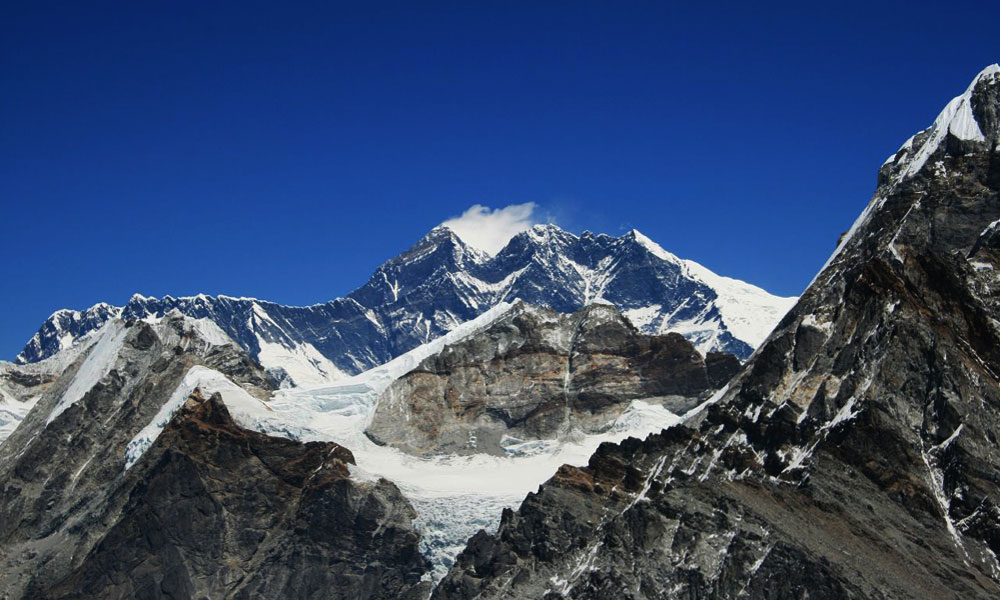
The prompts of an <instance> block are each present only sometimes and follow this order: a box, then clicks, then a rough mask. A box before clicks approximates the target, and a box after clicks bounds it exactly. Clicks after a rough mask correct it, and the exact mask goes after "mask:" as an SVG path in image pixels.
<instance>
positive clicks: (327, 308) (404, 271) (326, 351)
mask: <svg viewBox="0 0 1000 600" xmlns="http://www.w3.org/2000/svg"><path fill="white" fill-rule="evenodd" d="M515 299H520V300H523V301H525V302H528V303H531V304H534V305H538V306H543V307H547V308H550V309H552V310H555V311H557V312H563V313H569V312H573V311H575V310H577V309H579V308H581V307H583V306H586V305H588V304H593V303H607V304H612V305H614V306H616V307H618V308H619V309H621V310H622V311H623V313H624V314H625V315H626V317H628V318H629V320H630V321H632V323H633V324H635V326H636V327H638V328H639V330H640V331H641V332H643V333H647V334H661V333H667V332H670V331H673V332H677V333H680V334H681V335H683V336H684V337H686V338H687V339H688V340H690V341H691V342H692V343H693V344H694V345H695V347H696V348H697V349H698V350H699V351H700V352H701V353H702V354H705V353H707V352H710V351H720V352H729V353H732V354H735V355H736V356H737V357H739V358H740V359H744V360H745V359H746V358H748V357H749V356H750V354H751V353H752V352H753V350H754V348H756V347H757V345H759V344H760V342H761V341H763V338H764V336H765V335H767V332H768V331H770V329H771V328H772V327H773V326H774V325H775V324H776V323H777V322H778V320H779V319H780V318H781V316H782V315H783V314H784V313H785V312H786V311H787V310H788V308H790V307H791V305H792V304H793V303H794V301H795V298H781V297H778V296H774V295H772V294H769V293H767V292H766V291H764V290H762V289H760V288H758V287H756V286H753V285H750V284H748V283H744V282H741V281H737V280H735V279H730V278H727V277H722V276H719V275H716V274H715V273H713V272H711V271H709V270H708V269H706V268H705V267H703V266H701V265H699V264H697V263H695V262H693V261H689V260H683V259H680V258H677V257H676V256H674V255H673V254H670V253H669V252H667V251H665V250H663V249H662V248H661V247H660V246H659V245H657V244H656V243H655V242H653V241H652V240H650V239H649V238H647V237H645V236H644V235H642V234H641V233H639V232H638V231H635V230H632V231H630V232H628V233H627V234H625V235H623V236H620V237H617V238H615V237H611V236H608V235H603V234H601V235H594V234H591V233H589V232H588V233H584V234H583V235H580V236H577V235H574V234H572V233H569V232H566V231H563V230H562V229H560V228H558V227H556V226H555V225H537V226H534V227H532V228H531V229H529V230H527V231H524V232H522V233H519V234H517V235H515V236H514V237H513V238H512V239H511V240H510V242H509V243H508V244H507V246H506V247H505V248H504V249H503V250H501V251H500V252H499V253H497V254H496V256H489V255H487V254H486V253H484V252H482V251H480V250H477V249H476V248H473V247H472V246H470V245H468V244H466V243H465V242H463V241H462V239H461V238H459V237H458V236H457V235H455V234H454V233H453V232H452V231H451V230H450V229H448V228H446V227H437V228H435V229H433V230H432V231H431V232H430V233H428V234H427V235H426V236H425V237H424V238H422V239H421V240H420V241H418V242H417V243H416V244H415V245H413V247H411V248H410V249H408V250H407V251H405V252H403V253H402V254H401V255H399V256H397V257H396V258H393V259H391V260H389V261H387V262H385V263H384V264H382V265H381V266H379V267H378V269H376V270H375V273H374V274H373V275H372V276H371V278H370V279H369V280H368V282H367V283H365V284H364V285H363V286H361V287H360V288H358V289H357V290H355V291H353V292H351V293H350V294H348V295H347V297H346V298H341V299H337V300H333V301H331V302H326V303H324V304H316V305H312V306H304V307H298V306H284V305H280V304H276V303H273V302H267V301H263V300H256V299H253V298H233V297H230V296H214V297H213V296H206V295H199V296H191V297H182V298H174V297H171V296H165V297H163V298H149V297H145V296H142V295H138V294H137V295H135V296H133V297H132V298H131V299H130V300H129V301H128V302H127V303H126V304H125V305H124V306H112V305H109V304H104V303H102V304H97V305H95V306H93V307H91V308H89V309H86V310H82V311H77V310H60V311H57V312H55V313H54V314H53V315H52V316H51V317H49V318H48V319H47V320H46V321H45V322H44V323H43V324H42V326H41V327H40V328H39V330H38V332H37V333H36V334H35V335H34V336H33V337H32V338H31V340H29V341H28V343H27V345H26V346H25V348H24V350H23V351H22V352H21V353H20V354H19V355H18V356H17V362H18V363H22V364H24V363H31V362H37V361H39V360H42V359H45V358H47V357H49V356H52V355H54V354H56V353H58V352H59V351H60V350H62V349H64V348H67V347H69V346H72V345H73V344H74V343H76V342H77V341H78V340H79V339H80V338H81V337H83V336H85V335H87V334H88V333H90V332H92V331H94V330H96V329H98V328H100V327H101V326H102V325H104V323H106V322H107V321H108V320H109V319H112V318H116V317H117V318H122V319H126V320H140V319H152V318H159V317H163V316H164V315H166V314H167V313H169V312H170V311H172V310H178V311H180V312H181V313H182V314H185V315H188V316H190V317H194V318H205V319H209V320H211V321H213V322H214V323H215V324H216V325H218V326H219V327H220V328H221V329H222V330H223V331H224V332H225V333H226V334H227V335H228V336H229V337H230V338H232V339H233V340H234V341H235V342H236V343H237V344H238V345H239V346H240V347H241V348H243V349H244V350H246V351H247V352H248V353H249V354H250V355H251V356H252V357H253V358H254V359H256V360H258V361H259V362H260V363H261V364H262V365H263V366H264V367H265V368H266V369H268V370H269V371H270V372H271V373H272V374H274V375H275V376H276V377H277V378H278V379H279V380H282V381H284V382H285V385H316V384H321V383H324V382H329V381H332V380H336V379H340V378H343V377H345V376H350V375H355V374H357V373H360V372H362V371H365V370H367V369H370V368H372V367H374V366H376V365H379V364H382V363H384V362H386V361H388V360H390V359H392V358H393V357H396V356H399V355H401V354H403V353H405V352H407V351H409V350H412V349H413V348H416V347H417V346H419V345H421V344H424V343H426V342H428V341H430V340H432V339H434V338H436V337H438V336H440V335H442V334H444V333H447V332H448V331H451V330H453V329H454V328H455V327H456V326H457V325H459V324H460V323H463V322H465V321H468V320H470V319H473V318H475V317H476V316H478V315H480V314H482V313H483V312H484V311H486V310H487V309H489V308H490V307H492V306H496V305H497V304H499V303H501V302H510V301H513V300H515Z"/></svg>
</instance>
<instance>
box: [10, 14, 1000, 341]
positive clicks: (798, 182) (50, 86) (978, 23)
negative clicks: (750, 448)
mask: <svg viewBox="0 0 1000 600" xmlns="http://www.w3.org/2000/svg"><path fill="white" fill-rule="evenodd" d="M84 4H86V6H84ZM288 4H294V6H288ZM418 4H419V5H420V6H419V7H418ZM686 4H692V3H686ZM747 4H749V3H733V4H731V5H725V4H711V5H708V6H705V7H703V8H696V7H691V6H687V7H683V8H677V7H672V6H669V5H668V3H632V2H613V3H612V2H608V3H588V2H572V3H570V2H567V3H546V2H530V3H521V4H519V3H486V2H473V3H459V2H455V3H442V4H437V3H399V4H394V3H382V2H376V3H337V2H323V3H315V4H310V3H258V2H239V3H235V2H234V3H226V2H212V3H203V2H199V3H187V2H169V3H167V2H163V3H160V2H138V3H137V2H128V3H125V2H123V3H101V2H97V3H69V2H58V3H49V2H5V3H3V4H2V6H0V91H2V93H0V109H2V114H3V119H2V121H0V198H2V202H3V205H2V219H0V223H2V233H0V251H2V252H3V260H2V261H0V286H2V289H0V357H8V358H9V357H12V356H13V355H14V354H15V353H16V352H17V351H18V350H19V349H20V347H21V346H22V345H23V343H24V341H25V340H26V339H27V338H28V337H29V336H30V335H31V334H32V333H33V332H34V330H35V329H36V328H37V327H38V325H39V324H40V323H41V321H42V320H43V319H44V318H45V317H46V316H47V315H48V314H50V313H51V312H52V311H53V310H55V309H58V308H61V307H72V308H83V307H87V306H90V305H92V304H94V303H96V302H98V301H109V302H112V303H122V302H124V301H125V300H126V299H127V298H128V297H129V296H130V295H131V294H132V293H133V292H141V293H143V294H147V295H157V296H159V295H163V294H168V293H169V294H172V295H182V294H192V293H198V292H205V293H211V294H217V293H226V294H231V295H248V296H256V297H260V298H267V299H271V300H275V301H279V302H284V303H292V304H308V303H313V302H319V301H324V300H328V299H331V298H334V297H337V296H340V295H343V294H345V293H347V292H349V291H350V290H352V289H354V288H355V287H357V286H358V285H360V284H362V283H363V282H364V281H365V280H366V279H367V277H368V275H369V274H370V273H371V271H372V270H373V269H374V268H375V267H376V266H377V265H378V264H379V263H380V262H382V261H383V260H386V259H388V258H390V257H392V256H394V255H395V254H397V253H398V252H400V251H401V250H403V249H404V248H406V247H407V246H408V245H410V244H411V243H412V242H414V241H415V240H416V239H418V238H419V237H420V236H421V235H423V234H424V233H425V232H426V231H427V230H429V229H430V228H432V227H434V226H435V225H437V224H439V223H441V222H442V221H444V220H446V219H449V218H452V217H456V216H458V215H461V214H462V213H464V212H465V211H466V210H467V209H469V207H471V206H473V205H481V206H484V207H489V208H494V209H495V208H501V207H506V206H509V205H517V204H525V203H534V205H535V208H534V211H533V212H532V213H531V215H530V216H529V217H528V220H541V221H547V220H552V221H554V222H556V223H557V224H559V225H561V226H563V227H564V228H566V229H569V230H571V231H576V232H579V231H583V230H585V229H589V230H592V231H601V232H606V233H610V234H620V233H622V232H624V231H626V230H628V229H630V228H632V227H635V228H637V229H639V230H640V231H642V232H644V233H645V234H647V235H648V236H649V237H651V238H653V239H654V240H656V241H658V242H659V243H660V244H661V245H662V246H664V247H665V248H666V249H668V250H670V251H672V252H674V253H675V254H678V255H680V256H682V257H685V258H691V259H694V260H697V261H699V262H701V263H703V264H704V265H706V266H708V267H709V268H711V269H713V270H715V271H716V272H718V273H720V274H724V275H729V276H734V277H737V278H740V279H745V280H747V281H750V282H752V283H755V284H758V285H761V286H763V287H765V288H767V289H769V290H771V291H773V292H775V293H779V294H782V295H791V294H797V293H799V292H800V291H801V290H802V288H803V287H804V286H805V285H806V284H807V283H808V281H809V280H810V278H811V277H812V276H813V275H814V273H815V271H816V270H817V269H818V268H819V267H820V266H821V265H822V263H823V261H824V260H825V259H826V257H827V256H828V254H829V253H830V252H831V251H832V250H833V247H834V244H835V242H836V239H837V236H838V235H839V234H840V232H841V231H843V230H845V229H846V228H847V227H849V225H850V223H851V222H852V221H853V219H854V217H855V216H856V215H857V214H858V213H859V212H860V210H861V209H862V208H863V206H864V205H865V204H866V203H867V201H868V198H869V196H870V195H871V192H872V190H873V188H874V185H875V177H876V172H877V169H878V167H879V165H880V164H881V163H882V161H883V160H884V159H885V157H886V156H888V155H889V154H891V153H892V152H894V151H895V150H896V148H897V147H898V146H899V145H900V144H901V143H902V142H903V141H904V140H905V139H906V138H907V137H909V136H910V135H911V134H912V133H914V132H915V131H917V130H919V129H921V128H923V127H925V126H927V125H929V124H930V123H931V121H932V120H933V119H934V117H935V115H936V114H937V112H938V111H939V110H940V108H941V107H943V106H944V104H945V103H946V102H947V101H948V100H949V99H950V98H951V97H952V96H954V95H957V94H959V93H960V92H961V91H962V90H963V89H964V88H965V86H966V85H967V84H968V82H969V81H970V80H971V79H972V78H973V77H974V76H975V74H976V73H977V72H978V71H979V70H980V69H981V68H983V67H985V66H986V65H987V64H989V63H992V62H996V61H997V60H998V59H1000V41H998V39H997V36H996V33H995V24H996V22H997V20H998V17H1000V9H998V8H997V5H995V4H991V3H987V2H973V3H964V2H960V1H956V2H949V3H947V5H946V6H945V7H944V8H942V5H940V4H937V5H934V4H926V5H925V4H921V3H912V2H908V3H902V2H899V3H877V2H864V3H858V4H851V3H846V4H845V3H803V2H797V3H795V4H789V5H784V6H782V5H777V4H772V5H769V6H764V5H754V6H747ZM812 4H818V5H817V6H810V5H812ZM205 5H210V6H205Z"/></svg>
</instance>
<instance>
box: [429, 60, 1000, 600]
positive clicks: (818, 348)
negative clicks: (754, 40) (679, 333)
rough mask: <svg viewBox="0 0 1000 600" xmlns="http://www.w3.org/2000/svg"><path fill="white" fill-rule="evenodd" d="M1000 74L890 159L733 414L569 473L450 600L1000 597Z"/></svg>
mask: <svg viewBox="0 0 1000 600" xmlns="http://www.w3.org/2000/svg"><path fill="white" fill-rule="evenodd" d="M998 73H1000V68H997V67H996V66H993V67H991V68H989V69H987V70H985V71H983V72H982V73H981V74H980V75H979V76H978V77H977V78H976V80H975V81H974V82H973V85H972V86H971V87H970V89H969V90H968V91H967V92H966V93H965V94H964V95H963V96H960V97H959V98H957V99H956V100H955V101H953V102H952V103H950V104H949V105H948V107H947V108H946V109H945V111H944V112H943V113H942V115H941V116H940V117H939V118H938V120H937V121H936V122H935V123H934V125H933V126H932V127H931V128H929V129H928V130H925V131H923V132H921V133H920V134H918V135H916V136H915V137H914V138H913V139H911V140H910V141H908V142H907V143H906V145H904V147H903V148H902V149H901V151H900V152H899V153H897V154H896V155H894V156H893V157H892V158H890V160H889V161H887V162H886V164H885V165H884V166H883V168H882V170H881V172H880V175H879V186H878V188H877V190H876V193H875V197H874V199H873V200H872V202H871V204H870V205H869V207H868V209H866V211H865V212H864V214H863V215H862V216H861V217H860V218H859V219H858V221H857V223H856V224H855V226H854V227H853V228H852V229H851V231H850V232H849V234H848V235H847V236H845V238H844V240H843V242H842V243H841V245H840V247H839V248H838V251H837V252H836V253H835V255H834V256H833V257H832V259H831V260H830V262H829V263H828V265H827V266H826V267H825V268H824V269H823V270H822V272H821V273H820V274H819V276H818V277H817V278H816V280H815V281H814V282H813V283H812V285H810V287H809V289H808V290H807V291H806V293H805V294H804V295H803V296H802V298H801V300H800V301H799V303H798V305H797V306H796V307H795V308H794V309H793V310H792V311H791V312H790V313H789V314H788V315H787V316H786V317H785V318H784V319H783V321H782V322H781V323H780V324H779V326H778V327H777V329H776V330H775V331H774V332H773V333H772V334H771V336H770V337H769V339H768V341H767V342H766V343H765V344H764V345H763V346H762V347H761V349H760V350H759V351H758V352H757V354H756V355H755V356H754V357H753V358H752V359H751V360H750V361H749V363H748V364H747V365H746V367H745V368H744V369H743V371H742V373H741V375H740V376H738V377H737V378H736V379H735V380H734V381H733V382H731V384H730V385H729V388H728V391H727V392H726V393H725V394H722V395H721V397H720V398H719V399H718V401H717V402H715V403H714V404H711V405H710V406H708V407H707V408H706V409H705V410H703V411H702V412H700V413H699V414H698V415H697V416H696V417H694V418H691V419H689V420H688V421H686V422H685V423H684V424H683V425H679V426H676V427H673V428H671V429H668V430H665V431H664V432H663V433H661V434H658V435H654V436H651V437H650V438H648V439H647V440H645V441H638V440H634V439H633V440H627V441H626V442H624V443H622V444H619V445H610V444H606V445H604V446H602V447H601V448H600V449H599V450H598V452H597V453H596V454H595V455H594V456H593V457H592V459H591V460H590V463H589V465H588V466H587V467H585V468H570V467H564V468H562V469H561V470H560V471H559V473H558V474H557V475H556V476H555V477H554V478H553V479H552V480H551V481H549V482H548V483H546V484H545V485H543V486H542V487H541V488H540V490H539V492H538V493H537V494H532V495H530V496H529V497H528V498H527V499H526V500H525V501H524V503H523V504H522V506H521V507H520V509H519V510H518V511H517V512H511V511H508V512H506V513H505V514H504V515H503V518H502V523H501V525H500V528H499V532H498V533H497V534H496V535H494V536H491V535H487V534H485V533H480V534H479V535H477V536H476V537H475V538H473V539H472V540H471V541H470V543H469V545H468V548H467V549H466V550H465V551H464V552H463V554H462V555H461V556H460V557H459V559H458V561H457V563H456V566H455V567H454V568H453V569H452V571H451V572H450V574H449V575H448V576H447V578H446V579H445V580H444V581H443V582H442V584H441V585H440V586H439V587H438V589H437V590H436V591H435V595H434V597H435V598H437V599H441V600H443V599H457V598H483V599H488V598H543V597H544V598H562V597H570V598H593V599H598V598H686V599H695V598H698V599H700V598H750V599H765V598H766V599H784V598H810V599H817V598H829V599H834V598H838V599H839V598H885V599H888V598H893V599H903V598H907V599H910V598H926V599H935V600H936V599H943V598H962V599H972V598H983V599H985V598H997V597H1000V564H998V562H997V556H998V555H1000V507H998V504H997V503H998V501H1000V453H997V451H996V448H997V443H998V439H997V436H998V435H1000V434H998V432H1000V326H998V321H997V319H998V318H1000V295H998V293H1000V292H998V290H1000V280H998V275H997V274H998V272H1000V262H998V259H1000V234H998V233H997V231H998V226H997V223H998V219H1000V196H998V193H1000V148H998V140H1000V74H998Z"/></svg>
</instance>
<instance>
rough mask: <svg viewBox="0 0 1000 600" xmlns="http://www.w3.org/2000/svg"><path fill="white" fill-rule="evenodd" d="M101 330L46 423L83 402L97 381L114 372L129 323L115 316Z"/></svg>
mask: <svg viewBox="0 0 1000 600" xmlns="http://www.w3.org/2000/svg"><path fill="white" fill-rule="evenodd" d="M99 331H100V333H99V334H98V335H97V336H96V337H97V339H96V341H95V342H94V345H93V346H91V347H90V352H89V353H88V354H87V358H86V359H84V361H83V364H82V365H80V368H79V370H77V372H76V375H75V376H74V377H73V380H72V381H71V382H70V384H69V387H67V388H66V391H65V392H63V395H62V397H61V398H59V402H58V403H56V405H55V407H54V408H53V409H52V412H51V413H49V417H48V419H47V420H46V422H45V424H46V425H49V424H51V423H52V421H54V420H56V418H57V417H58V416H59V415H61V414H62V413H63V412H65V411H66V409H67V408H69V407H70V406H73V405H74V404H76V403H77V402H79V401H80V400H81V399H82V398H83V397H84V395H86V393H87V392H89V391H90V390H91V388H93V387H94V386H95V385H97V382H99V381H100V380H102V379H104V378H105V377H106V376H107V375H108V373H109V372H111V367H112V366H114V364H115V360H116V359H117V358H118V352H119V351H120V350H121V347H122V343H123V342H124V341H125V334H126V329H125V324H124V323H122V322H121V321H119V320H117V319H115V320H112V321H109V322H108V323H107V324H106V325H104V326H103V327H101V329H100V330H99Z"/></svg>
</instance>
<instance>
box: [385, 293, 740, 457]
mask: <svg viewBox="0 0 1000 600" xmlns="http://www.w3.org/2000/svg"><path fill="white" fill-rule="evenodd" d="M725 357H729V359H731V361H734V362H735V364H736V365H737V366H738V365H739V361H738V360H736V358H735V357H733V356H732V355H724V356H723V355H720V356H719V357H718V358H716V359H715V360H713V362H712V365H711V368H709V367H708V366H707V365H706V362H705V361H704V360H703V359H702V357H701V355H700V354H698V352H697V350H695V349H694V347H693V346H692V345H691V343H690V342H688V341H687V340H685V339H684V338H683V337H682V336H680V335H679V334H676V333H673V334H667V335H664V336H646V335H642V334H640V333H639V332H638V330H637V329H636V328H635V327H634V326H633V325H632V324H631V323H629V322H628V321H627V320H626V319H625V318H624V317H623V316H622V315H621V313H620V312H618V310H617V309H615V308H614V307H612V306H607V305H600V304H595V305H590V306H588V307H586V308H583V309H581V310H579V311H577V312H576V313H574V314H572V315H561V314H558V313H555V312H553V311H550V310H548V309H544V308H538V307H534V306H531V305H527V304H524V303H520V304H519V305H518V306H516V307H515V308H514V309H512V310H511V311H509V312H508V313H507V314H506V315H504V316H503V317H502V318H501V319H499V320H497V321H496V322H494V323H493V324H492V325H491V326H490V327H489V328H488V329H486V330H484V331H482V332H480V333H478V334H476V335H474V336H472V337H470V338H468V339H465V340H463V341H462V342H460V343H458V344H453V345H449V346H446V347H445V348H444V349H443V350H442V351H441V352H439V353H437V354H435V355H433V356H430V357H428V358H427V359H425V360H424V361H423V362H421V363H420V365H419V366H418V367H417V368H415V369H414V370H412V371H410V372H409V373H408V374H406V375H405V376H403V377H401V378H400V379H398V380H396V381H395V382H394V383H393V384H392V385H391V386H389V388H388V389H387V390H386V391H385V392H384V393H383V394H382V396H381V397H380V398H379V400H378V403H377V404H376V407H375V411H374V415H373V417H372V421H371V423H370V425H369V426H368V428H367V430H366V433H367V434H368V435H369V437H371V438H372V439H373V440H375V441H376V442H378V443H383V444H389V445H392V446H395V447H397V448H400V449H402V450H404V451H406V452H410V453H413V454H442V453H455V454H471V453H478V452H485V453H489V454H495V455H502V454H503V453H504V448H505V447H506V446H508V445H516V444H519V443H520V442H524V441H528V440H540V439H552V438H564V437H566V436H567V435H570V434H571V433H572V432H577V433H596V432H599V431H602V430H604V429H606V428H607V427H609V426H610V425H611V423H612V422H613V421H614V419H615V418H616V417H618V416H619V415H620V414H621V413H622V411H623V410H625V408H626V407H627V406H628V404H629V401H630V400H634V399H638V398H646V399H649V398H656V399H657V400H658V401H659V402H661V403H664V404H665V405H667V408H669V409H671V410H673V411H674V412H683V411H685V410H688V409H690V408H692V407H693V406H695V405H696V404H698V403H699V402H700V401H703V400H704V399H705V398H707V396H708V394H709V393H710V391H711V390H713V389H714V388H713V386H712V384H711V383H710V381H712V380H716V381H718V380H719V379H720V378H722V377H724V376H725V373H726V371H727V370H730V367H731V363H730V362H729V361H728V360H727V359H726V358H725ZM716 387H719V386H716Z"/></svg>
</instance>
